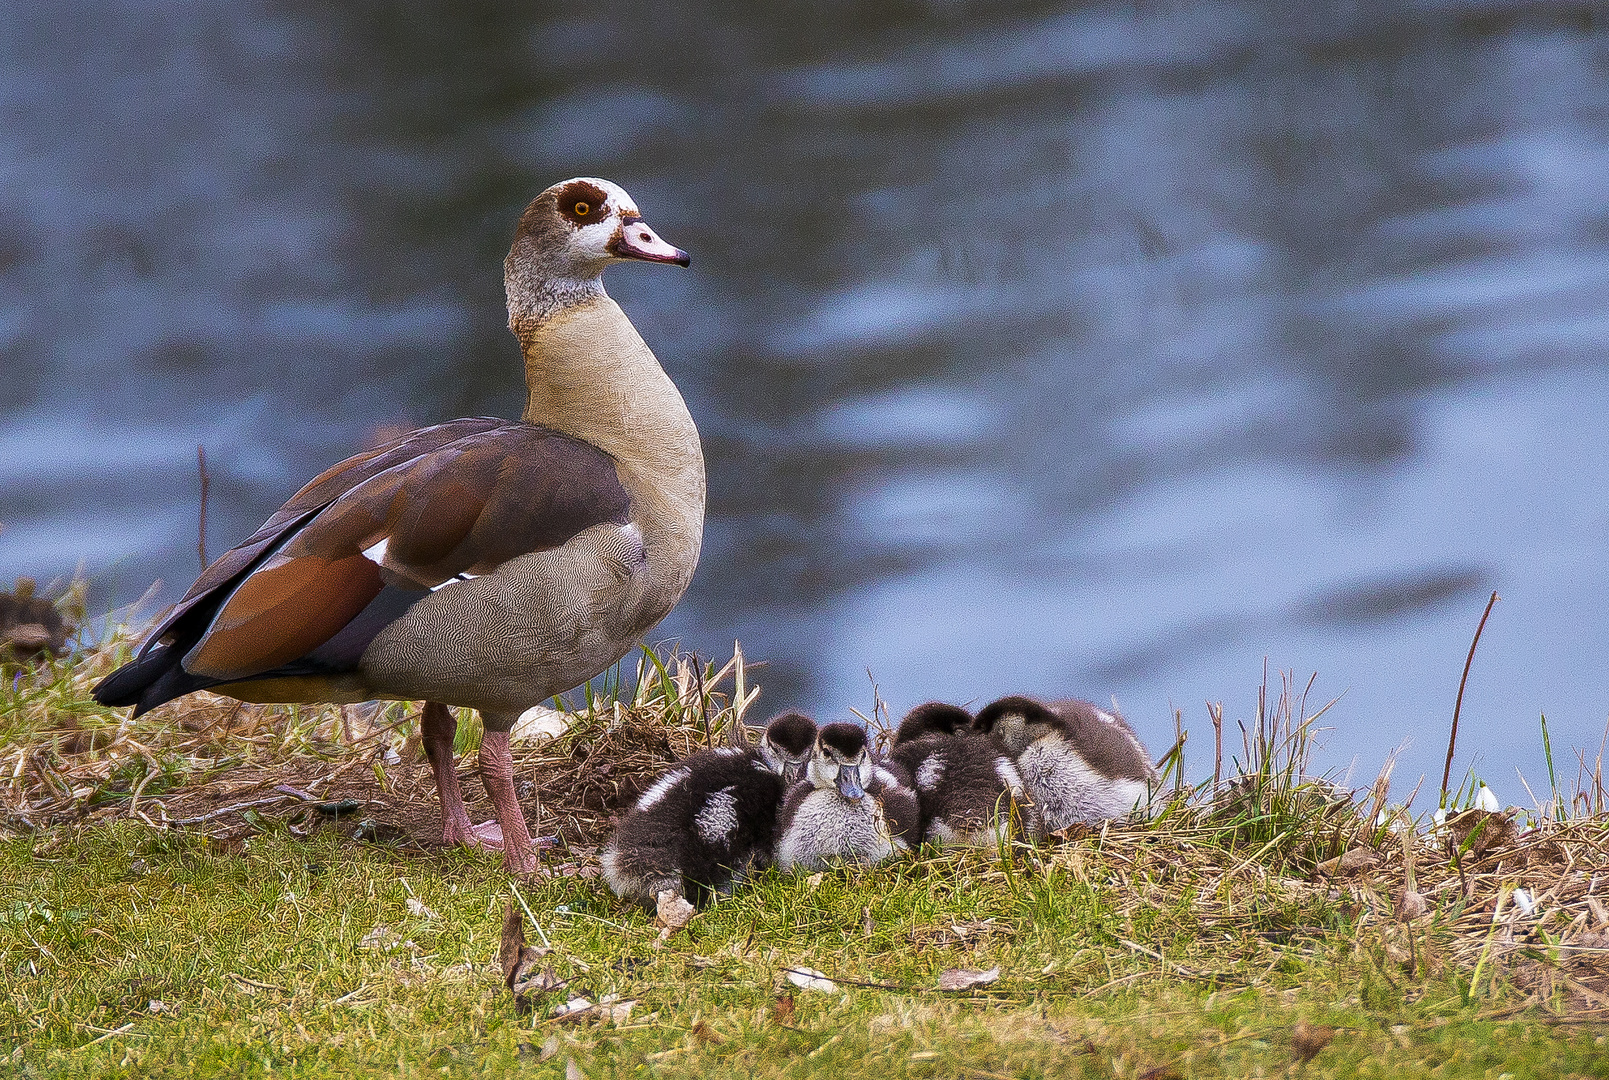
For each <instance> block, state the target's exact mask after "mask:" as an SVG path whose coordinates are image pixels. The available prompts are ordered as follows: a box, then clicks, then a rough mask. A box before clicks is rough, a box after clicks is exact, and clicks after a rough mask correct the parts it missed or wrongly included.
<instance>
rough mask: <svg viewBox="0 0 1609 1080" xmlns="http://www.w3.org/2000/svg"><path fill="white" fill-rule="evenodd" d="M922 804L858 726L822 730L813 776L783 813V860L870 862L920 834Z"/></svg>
mask: <svg viewBox="0 0 1609 1080" xmlns="http://www.w3.org/2000/svg"><path fill="white" fill-rule="evenodd" d="M920 827H921V810H920V808H919V807H918V805H917V801H916V792H915V791H913V790H912V789H911V786H910V782H909V779H908V778H907V777H904V776H901V775H900V769H899V766H898V765H893V764H891V763H886V764H878V763H877V762H875V761H873V760H872V755H871V750H870V748H869V747H868V746H867V744H866V731H865V729H864V728H861V727H859V726H858V725H855V724H846V723H836V724H828V725H827V726H825V727H823V728H822V729H821V730H820V731H819V732H818V733H817V734H816V745H815V749H814V751H813V752H812V753H811V755H810V763H809V765H807V766H806V768H805V778H804V779H803V780H801V781H799V782H798V783H797V784H795V785H793V787H792V789H790V790H789V791H788V794H787V796H786V798H784V799H783V802H782V811H781V813H780V814H779V815H778V818H777V854H776V860H777V865H778V866H779V867H781V868H782V869H783V870H823V869H826V868H827V867H829V866H834V865H839V864H844V863H848V864H854V865H861V866H870V865H872V864H874V863H880V862H882V861H883V860H884V859H887V858H889V857H890V856H892V855H894V854H895V853H896V852H901V851H909V850H910V849H911V848H912V847H913V846H914V845H915V844H916V843H917V842H918V840H919V837H920V832H919V829H920Z"/></svg>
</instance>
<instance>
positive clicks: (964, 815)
mask: <svg viewBox="0 0 1609 1080" xmlns="http://www.w3.org/2000/svg"><path fill="white" fill-rule="evenodd" d="M889 759H890V761H892V762H893V763H895V764H897V765H898V766H899V767H900V769H901V770H902V771H903V772H904V773H905V774H907V775H909V776H910V777H911V778H912V782H913V784H914V787H915V789H916V798H917V803H918V805H919V807H920V808H921V828H920V832H919V833H918V835H919V836H920V837H921V838H922V840H923V841H925V842H930V843H936V844H939V845H941V846H948V845H961V846H965V847H983V848H995V847H999V845H1000V844H1002V843H1004V842H1005V841H1007V840H1009V839H1010V837H1011V832H1012V824H1013V820H1014V819H1015V820H1016V821H1019V822H1021V823H1022V825H1023V826H1024V827H1025V828H1026V829H1027V831H1028V832H1029V834H1032V833H1034V832H1035V831H1037V830H1036V827H1035V818H1034V815H1033V806H1032V804H1031V802H1030V800H1029V799H1028V797H1027V791H1026V788H1025V785H1024V784H1023V781H1022V777H1021V776H1020V775H1019V774H1018V772H1017V767H1016V765H1015V764H1014V763H1013V762H1012V759H1011V755H1010V754H1008V753H1006V752H1005V751H1004V749H1003V748H1002V747H1001V746H1000V745H999V744H997V743H996V742H995V741H994V740H993V739H990V738H988V737H987V736H985V735H980V734H977V733H975V732H974V731H973V730H972V714H971V713H969V712H967V711H966V710H965V709H962V708H960V707H959V706H955V705H946V704H943V703H941V702H936V701H932V702H928V703H927V704H925V705H918V706H917V707H916V708H914V709H912V710H911V711H910V712H908V713H906V714H905V719H903V720H902V721H900V725H899V730H898V731H897V732H896V733H895V736H894V746H893V748H892V749H891V750H890V751H889Z"/></svg>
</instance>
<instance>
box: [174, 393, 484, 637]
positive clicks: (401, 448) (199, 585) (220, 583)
mask: <svg viewBox="0 0 1609 1080" xmlns="http://www.w3.org/2000/svg"><path fill="white" fill-rule="evenodd" d="M508 424H509V422H508V421H507V420H500V419H498V418H497V417H494V416H476V417H469V418H466V419H463V420H451V421H448V422H447V423H445V424H437V425H435V426H433V427H427V428H420V429H419V430H418V431H412V432H409V433H408V434H407V435H404V436H402V437H401V438H398V439H393V440H392V441H391V442H388V443H386V444H384V445H382V446H378V447H376V448H375V449H373V450H368V451H365V452H363V453H361V454H354V455H353V456H352V457H349V458H347V459H346V460H345V461H341V462H337V463H336V464H334V465H332V466H330V467H329V468H328V469H325V470H324V471H323V472H322V473H319V475H317V476H315V477H314V478H313V479H312V480H310V481H308V482H307V483H306V484H304V485H302V488H301V490H300V491H298V492H297V493H296V494H295V495H292V496H291V497H290V499H289V500H288V501H287V502H286V503H285V505H284V506H281V507H280V508H279V509H278V510H276V511H274V513H273V514H272V515H271V516H270V517H269V519H268V520H267V521H265V522H263V524H262V527H261V528H259V529H258V530H257V531H256V532H254V533H252V534H251V535H250V536H249V537H247V538H246V539H245V540H243V541H241V542H240V543H238V544H236V545H235V546H234V547H232V548H230V549H229V550H228V551H226V552H224V553H223V554H222V555H220V556H219V557H218V558H217V559H215V560H214V561H213V562H212V564H211V565H210V566H208V567H207V568H206V570H204V571H202V574H201V576H200V577H199V578H197V579H196V582H195V584H194V585H191V586H190V590H189V591H188V592H186V593H185V594H184V596H183V597H182V598H181V599H180V600H179V602H178V603H177V604H175V605H174V607H173V610H172V611H170V612H168V614H167V617H166V618H164V619H163V620H162V622H161V623H160V624H159V625H158V626H157V628H156V629H155V630H154V631H153V632H152V633H151V636H150V637H149V638H148V639H147V645H146V648H149V647H150V645H151V644H154V643H155V642H157V641H159V640H161V639H162V638H163V637H164V636H166V635H167V633H168V631H170V630H171V629H173V627H174V625H175V624H176V623H178V622H179V620H180V619H182V618H183V617H184V616H185V615H187V614H189V612H190V611H191V610H192V609H193V608H196V607H198V606H203V605H204V602H205V601H206V600H208V599H210V598H211V597H212V596H213V594H214V593H216V592H217V591H218V590H219V589H222V588H224V587H226V586H228V585H230V584H231V583H233V582H234V581H235V580H236V579H238V578H239V577H240V575H241V574H243V573H245V572H246V571H247V570H248V569H250V568H251V566H252V564H254V563H255V562H257V561H258V560H259V559H260V558H261V557H262V555H263V553H264V552H267V551H271V550H273V548H274V546H275V544H277V543H278V542H279V541H280V540H281V539H282V538H284V537H285V536H287V535H289V534H290V533H293V532H295V531H296V530H297V529H298V528H300V527H301V526H302V525H304V524H306V522H307V520H308V519H309V518H310V517H311V516H312V515H313V514H314V513H316V512H317V511H319V510H322V509H323V508H324V507H326V506H328V505H329V504H330V503H332V502H334V501H335V500H336V499H337V498H338V497H339V496H340V495H342V494H343V493H345V492H346V491H348V490H349V489H351V488H352V487H354V486H356V485H358V484H361V483H363V482H364V481H365V480H368V479H369V478H370V477H373V476H375V475H377V474H379V473H382V472H384V471H385V470H387V469H390V468H392V467H393V466H395V465H397V464H399V463H401V462H405V461H409V460H411V459H413V458H417V457H419V456H420V455H421V454H428V453H430V452H431V451H432V450H436V449H439V448H440V447H443V446H447V445H450V444H451V443H453V442H456V441H457V440H459V439H462V438H465V437H467V436H471V435H475V434H479V433H481V432H484V431H489V430H493V429H496V428H500V427H507V426H508Z"/></svg>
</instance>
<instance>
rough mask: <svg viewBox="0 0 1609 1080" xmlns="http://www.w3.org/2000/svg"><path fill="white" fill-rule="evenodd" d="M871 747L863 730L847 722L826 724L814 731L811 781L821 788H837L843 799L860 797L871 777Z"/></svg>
mask: <svg viewBox="0 0 1609 1080" xmlns="http://www.w3.org/2000/svg"><path fill="white" fill-rule="evenodd" d="M871 773H872V763H871V750H870V748H868V747H867V745H866V732H865V730H864V729H862V728H860V727H858V726H856V725H854V724H847V723H836V724H828V725H827V726H826V727H824V728H822V729H821V730H820V731H819V732H817V733H816V746H815V750H814V751H812V753H811V755H810V767H809V769H808V774H809V778H810V782H811V783H812V784H814V785H815V786H816V787H817V788H818V789H820V790H822V791H826V790H829V789H831V788H837V789H838V794H840V795H842V796H843V797H844V798H846V799H860V798H863V797H864V796H865V794H866V781H867V780H870V779H871Z"/></svg>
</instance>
